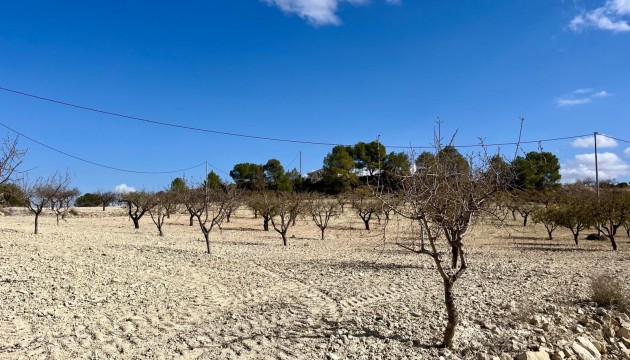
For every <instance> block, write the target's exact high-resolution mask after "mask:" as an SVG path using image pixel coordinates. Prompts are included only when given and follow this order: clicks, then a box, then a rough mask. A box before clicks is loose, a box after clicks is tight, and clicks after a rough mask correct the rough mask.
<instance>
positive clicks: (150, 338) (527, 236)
mask: <svg viewBox="0 0 630 360" xmlns="http://www.w3.org/2000/svg"><path fill="white" fill-rule="evenodd" d="M78 211H79V212H80V214H79V216H75V217H71V218H69V219H68V221H67V222H62V224H61V225H60V226H56V225H55V222H54V218H53V217H52V216H50V215H48V216H44V217H43V218H42V219H41V224H40V232H41V233H40V234H39V235H33V234H32V230H33V217H32V216H27V215H12V216H3V217H2V218H0V359H19V358H50V359H70V358H76V359H108V358H124V359H128V358H157V359H170V358H180V357H181V358H189V359H197V358H199V359H221V358H230V359H231V358H247V359H267V358H269V359H294V358H299V359H327V358H330V359H343V358H360V359H374V358H379V359H381V358H382V359H390V358H409V359H420V358H426V359H434V358H438V356H440V355H443V356H444V357H445V358H456V357H459V358H478V357H479V358H481V356H483V355H480V354H483V353H486V354H493V355H501V354H503V356H504V357H505V356H507V355H506V354H510V356H514V355H516V354H517V353H518V352H519V351H521V350H524V349H529V348H532V347H537V346H539V345H541V342H542V343H543V344H546V346H547V347H549V348H551V349H553V348H554V347H556V346H560V345H557V342H558V341H560V339H566V340H568V341H571V336H577V335H574V333H575V332H574V331H573V328H572V327H571V326H572V325H571V321H573V320H571V319H572V318H570V317H569V320H567V324H564V323H563V321H564V320H563V319H564V318H565V317H566V316H565V314H575V313H579V312H580V311H581V312H585V311H586V312H587V313H588V311H591V310H590V309H591V308H590V307H589V306H591V305H589V304H588V303H587V302H586V300H587V299H588V297H589V291H590V280H589V277H590V276H591V275H593V274H599V273H606V274H610V275H614V276H616V277H618V278H619V279H621V280H622V281H623V282H625V283H628V281H629V280H630V274H629V272H628V265H630V242H629V241H628V239H627V238H625V237H622V238H620V240H619V248H620V251H618V252H616V253H613V252H612V251H610V250H609V249H610V245H609V243H607V242H588V241H582V243H581V245H580V246H579V247H577V248H576V247H575V246H574V245H573V243H572V240H571V238H570V234H569V233H568V232H565V231H564V230H558V231H557V234H558V236H557V237H558V240H554V241H549V240H544V238H545V235H546V234H545V232H544V229H543V228H538V227H535V226H528V227H527V228H525V230H526V232H523V231H524V229H523V227H522V226H518V225H517V224H516V222H515V223H514V224H513V225H510V226H508V228H507V229H495V228H493V227H490V226H479V227H477V228H476V229H475V231H474V232H473V233H472V234H471V236H470V237H469V238H468V239H467V244H468V251H469V252H470V260H469V262H470V265H469V266H470V268H469V272H468V273H467V274H466V275H465V276H464V277H463V278H462V279H461V280H460V281H459V282H458V283H457V285H456V291H457V295H458V298H457V303H458V306H459V310H460V312H461V318H462V321H461V324H460V327H459V331H458V335H457V338H456V343H457V350H455V351H454V352H450V351H442V350H438V349H437V348H436V347H435V346H434V345H435V344H436V343H437V342H439V340H440V337H441V333H442V330H443V326H444V323H443V317H444V316H445V311H444V309H443V302H442V301H443V300H442V285H441V279H440V278H439V276H438V274H437V273H436V271H435V269H434V267H433V264H432V262H431V260H430V259H429V258H427V257H421V256H419V255H415V254H411V253H409V252H407V251H405V250H403V249H401V248H400V247H398V246H396V244H395V242H396V239H397V238H402V235H400V234H401V233H404V232H405V231H406V230H405V229H406V227H407V226H408V222H406V221H402V222H400V223H398V222H396V221H393V220H392V221H391V222H390V223H389V226H388V233H387V234H388V238H387V240H386V241H385V242H384V241H383V239H382V236H381V235H382V234H381V233H380V232H379V231H378V229H376V230H373V231H371V232H369V233H368V232H366V231H365V230H361V228H362V223H361V220H360V219H359V217H358V216H355V215H354V214H352V213H351V212H350V210H346V214H344V215H343V217H342V218H341V219H333V220H332V221H331V222H332V225H331V228H330V230H329V231H328V234H327V235H328V239H326V240H325V241H321V240H318V238H319V230H318V229H317V227H316V226H315V225H314V224H313V223H312V222H311V221H307V220H305V219H302V220H299V221H298V224H297V226H296V227H295V228H292V229H290V230H289V235H290V236H291V238H290V239H289V246H288V247H283V246H282V242H281V238H280V235H279V234H277V233H275V232H274V231H273V229H272V231H270V232H264V231H262V220H260V219H253V218H252V215H251V214H250V213H249V212H247V211H245V210H241V211H239V212H238V213H237V214H236V215H235V216H233V217H232V221H231V223H229V224H224V227H223V231H221V232H220V231H218V230H216V231H213V233H212V235H211V238H212V240H213V243H212V250H213V255H212V256H209V255H206V254H205V253H204V251H205V244H204V243H203V242H202V241H201V240H202V239H203V236H202V234H201V231H200V230H199V228H198V227H197V226H193V227H189V226H187V221H188V218H187V216H185V215H181V216H179V217H177V218H171V219H170V222H168V223H167V225H166V226H165V237H163V238H160V237H158V236H157V230H156V228H155V226H154V225H153V223H152V222H151V220H150V218H148V215H147V216H146V217H144V218H143V219H142V220H141V229H140V230H138V231H136V230H134V229H133V225H132V223H131V222H129V221H128V220H127V218H126V217H125V216H124V214H123V212H122V209H120V208H108V210H107V212H106V213H105V214H103V212H102V211H100V210H99V209H84V208H80V209H78ZM375 223H376V221H375ZM375 228H376V226H375ZM397 233H398V234H399V235H398V236H397ZM401 241H402V240H401ZM537 314H541V315H544V316H549V317H550V318H551V319H555V320H554V322H555V323H556V325H557V326H556V327H554V330H549V332H548V333H541V332H540V331H539V330H538V329H537V328H536V327H535V326H533V325H530V322H531V321H530V319H531V317H532V316H535V315H537ZM565 330H566V331H565ZM541 337H543V338H544V341H542V340H541Z"/></svg>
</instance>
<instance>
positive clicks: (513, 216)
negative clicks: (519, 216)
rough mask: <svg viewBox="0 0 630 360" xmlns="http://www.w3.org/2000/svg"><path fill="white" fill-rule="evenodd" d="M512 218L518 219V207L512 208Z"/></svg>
mask: <svg viewBox="0 0 630 360" xmlns="http://www.w3.org/2000/svg"><path fill="white" fill-rule="evenodd" d="M512 219H513V220H516V209H512Z"/></svg>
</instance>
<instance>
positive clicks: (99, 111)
mask: <svg viewBox="0 0 630 360" xmlns="http://www.w3.org/2000/svg"><path fill="white" fill-rule="evenodd" d="M0 90H3V91H5V92H10V93H13V94H17V95H22V96H26V97H30V98H33V99H37V100H42V101H46V102H50V103H54V104H58V105H63V106H67V107H72V108H76V109H81V110H86V111H91V112H95V113H99V114H104V115H109V116H114V117H119V118H123V119H128V120H134V121H139V122H144V123H149V124H153V125H160V126H167V127H172V128H178V129H184V130H191V131H198V132H205V133H211V134H217V135H225V136H234V137H241V138H248V139H256V140H266V141H277V142H288V143H296V144H307V145H325V146H351V145H348V144H337V143H328V142H320V141H308V140H297V139H283V138H274V137H267V136H259V135H251V134H242V133H234V132H227V131H219V130H211V129H204V128H199V127H194V126H187V125H180V124H174V123H169V122H164V121H158V120H151V119H148V118H142V117H137V116H131V115H125V114H121V113H117V112H113V111H107V110H102V109H97V108H93V107H89V106H84V105H78V104H74V103H70V102H67V101H61V100H56V99H52V98H47V97H43V96H39V95H35V94H30V93H26V92H23V91H19V90H14V89H9V88H5V87H1V86H0ZM590 135H591V134H586V135H576V136H566V137H559V138H551V139H539V140H531V141H521V142H504V143H494V144H483V145H482V144H468V145H454V147H456V148H472V147H481V146H486V147H491V146H508V145H519V144H534V143H542V142H551V141H559V140H570V139H576V138H579V137H584V136H590ZM385 147H388V148H391V149H433V148H434V147H433V146H411V145H409V146H399V145H385Z"/></svg>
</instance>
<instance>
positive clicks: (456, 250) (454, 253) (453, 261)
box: [451, 245, 459, 269]
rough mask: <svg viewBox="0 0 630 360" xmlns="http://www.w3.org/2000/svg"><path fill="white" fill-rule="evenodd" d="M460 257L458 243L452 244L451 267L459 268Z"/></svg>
mask: <svg viewBox="0 0 630 360" xmlns="http://www.w3.org/2000/svg"><path fill="white" fill-rule="evenodd" d="M458 259H459V248H458V247H457V246H456V245H453V246H451V267H452V268H453V269H457V260H458Z"/></svg>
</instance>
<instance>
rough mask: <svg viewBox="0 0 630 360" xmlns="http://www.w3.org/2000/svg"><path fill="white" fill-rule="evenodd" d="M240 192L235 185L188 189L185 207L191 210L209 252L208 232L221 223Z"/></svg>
mask: <svg viewBox="0 0 630 360" xmlns="http://www.w3.org/2000/svg"><path fill="white" fill-rule="evenodd" d="M239 195H240V192H239V190H238V189H236V188H235V187H219V188H215V189H208V190H207V191H206V190H205V189H203V188H194V189H190V190H188V193H187V196H186V198H185V203H186V207H187V208H189V209H190V210H189V211H192V213H193V214H194V216H195V218H197V223H198V224H199V228H200V229H201V232H202V233H203V237H204V239H205V240H206V250H207V253H208V254H210V233H211V232H212V229H213V228H214V227H215V226H217V227H219V228H221V224H222V223H223V221H224V220H225V218H226V216H227V212H228V209H229V208H230V206H232V204H233V203H234V202H235V201H237V200H238V197H239Z"/></svg>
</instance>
